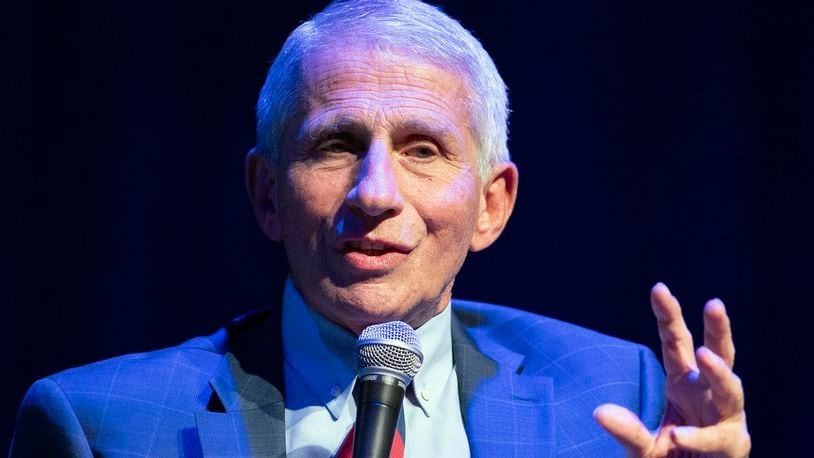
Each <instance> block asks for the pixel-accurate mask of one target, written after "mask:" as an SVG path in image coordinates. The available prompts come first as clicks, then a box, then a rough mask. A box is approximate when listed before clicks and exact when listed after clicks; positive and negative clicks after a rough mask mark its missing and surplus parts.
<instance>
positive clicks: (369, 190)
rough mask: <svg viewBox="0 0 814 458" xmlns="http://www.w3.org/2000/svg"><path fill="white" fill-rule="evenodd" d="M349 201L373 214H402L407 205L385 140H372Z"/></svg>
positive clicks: (350, 203) (349, 195)
mask: <svg viewBox="0 0 814 458" xmlns="http://www.w3.org/2000/svg"><path fill="white" fill-rule="evenodd" d="M345 202H347V204H348V205H349V206H350V207H352V208H356V209H358V210H359V211H361V212H363V213H365V214H367V215H369V216H380V215H385V214H387V213H392V214H398V213H400V212H401V210H402V209H403V208H404V199H403V198H402V196H401V193H400V192H399V187H398V183H397V181H396V175H395V171H394V169H393V160H392V157H391V155H390V151H389V149H388V148H387V146H386V145H384V144H383V142H381V141H374V142H372V143H371V145H370V148H369V149H368V152H367V154H365V156H364V158H363V159H362V163H361V164H360V166H359V175H358V176H357V177H356V183H355V185H354V186H353V188H352V189H351V190H350V192H348V195H347V197H346V198H345Z"/></svg>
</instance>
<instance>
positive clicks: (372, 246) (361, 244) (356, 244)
mask: <svg viewBox="0 0 814 458" xmlns="http://www.w3.org/2000/svg"><path fill="white" fill-rule="evenodd" d="M349 245H350V247H351V248H353V249H357V250H366V251H383V250H384V244H383V243H374V242H369V241H367V240H359V241H353V242H350V244H349Z"/></svg>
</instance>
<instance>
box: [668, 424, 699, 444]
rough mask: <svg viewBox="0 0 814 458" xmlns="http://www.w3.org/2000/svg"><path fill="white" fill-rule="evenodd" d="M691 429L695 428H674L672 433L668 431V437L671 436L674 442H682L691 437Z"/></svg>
mask: <svg viewBox="0 0 814 458" xmlns="http://www.w3.org/2000/svg"><path fill="white" fill-rule="evenodd" d="M693 429H695V428H693V427H692V426H676V427H675V428H673V430H672V431H670V435H671V436H673V440H674V441H676V442H682V441H685V440H686V439H688V438H689V437H690V436H691V435H692V430H693Z"/></svg>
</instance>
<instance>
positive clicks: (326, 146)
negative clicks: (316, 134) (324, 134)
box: [317, 139, 354, 154]
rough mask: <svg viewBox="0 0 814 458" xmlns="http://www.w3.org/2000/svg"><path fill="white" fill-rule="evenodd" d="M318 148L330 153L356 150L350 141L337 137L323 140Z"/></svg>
mask: <svg viewBox="0 0 814 458" xmlns="http://www.w3.org/2000/svg"><path fill="white" fill-rule="evenodd" d="M317 149H318V150H319V151H321V152H323V153H328V154H342V153H351V152H353V150H354V148H353V146H351V145H350V144H349V143H347V142H345V141H343V140H337V139H332V140H328V141H325V142H322V143H320V145H319V147H318V148H317Z"/></svg>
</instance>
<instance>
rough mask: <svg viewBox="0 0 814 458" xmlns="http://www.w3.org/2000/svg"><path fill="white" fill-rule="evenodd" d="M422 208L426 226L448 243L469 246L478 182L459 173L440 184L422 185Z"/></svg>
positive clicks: (473, 223)
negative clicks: (423, 186) (454, 177)
mask: <svg viewBox="0 0 814 458" xmlns="http://www.w3.org/2000/svg"><path fill="white" fill-rule="evenodd" d="M425 189H426V191H425V193H424V198H423V199H420V200H419V202H420V205H421V207H422V208H421V209H420V210H419V211H420V212H421V213H423V214H424V215H425V216H424V219H425V222H426V224H427V228H428V230H429V231H430V232H431V233H435V234H436V235H438V236H439V237H442V238H444V239H445V240H447V241H448V243H455V244H456V245H460V246H462V247H464V248H463V250H464V251H466V250H468V247H469V241H470V239H471V238H472V233H473V231H474V229H475V223H476V221H477V216H478V207H479V205H478V204H479V200H478V192H477V189H478V183H477V180H475V179H473V178H472V177H469V176H459V177H456V179H454V180H451V181H449V182H447V183H444V185H443V186H440V187H437V188H436V187H430V186H427V187H425Z"/></svg>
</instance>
